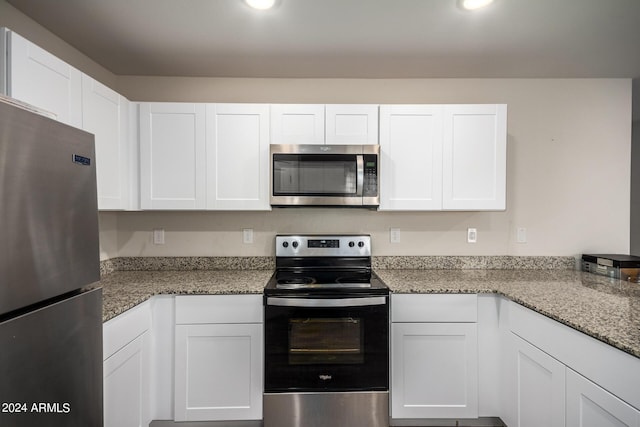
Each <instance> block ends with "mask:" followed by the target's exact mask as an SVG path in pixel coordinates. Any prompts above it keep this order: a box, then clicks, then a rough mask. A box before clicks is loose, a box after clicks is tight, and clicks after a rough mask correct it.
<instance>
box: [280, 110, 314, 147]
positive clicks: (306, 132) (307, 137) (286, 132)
mask: <svg viewBox="0 0 640 427" xmlns="http://www.w3.org/2000/svg"><path fill="white" fill-rule="evenodd" d="M271 144H324V105H317V104H273V105H271Z"/></svg>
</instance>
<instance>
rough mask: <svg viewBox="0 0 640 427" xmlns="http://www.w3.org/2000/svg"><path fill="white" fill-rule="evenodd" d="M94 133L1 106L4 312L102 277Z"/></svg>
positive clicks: (0, 307) (0, 299)
mask: <svg viewBox="0 0 640 427" xmlns="http://www.w3.org/2000/svg"><path fill="white" fill-rule="evenodd" d="M96 197H97V196H96V173H95V154H94V141H93V135H91V134H89V133H87V132H84V131H81V130H79V129H76V128H73V127H71V126H67V125H64V124H61V123H58V122H56V121H54V120H51V119H49V118H46V117H43V116H40V115H38V114H34V113H31V112H29V111H26V110H23V109H20V108H17V107H15V106H12V105H9V104H6V103H3V102H0V201H1V203H0V254H2V256H0V315H2V314H5V313H8V312H10V311H13V310H16V309H19V308H22V307H26V306H29V305H31V304H34V303H36V302H39V301H42V300H45V299H48V298H52V297H55V296H58V295H61V294H64V293H66V292H69V291H72V290H75V289H78V288H80V287H82V286H85V285H87V284H89V283H93V282H96V281H98V280H99V279H100V266H99V262H100V260H99V258H100V253H99V246H98V211H97V198H96Z"/></svg>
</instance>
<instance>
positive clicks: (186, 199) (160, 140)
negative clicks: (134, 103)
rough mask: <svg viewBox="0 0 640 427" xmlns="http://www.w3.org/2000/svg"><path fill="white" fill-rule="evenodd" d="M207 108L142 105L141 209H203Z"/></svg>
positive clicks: (181, 105) (179, 105) (204, 199)
mask: <svg viewBox="0 0 640 427" xmlns="http://www.w3.org/2000/svg"><path fill="white" fill-rule="evenodd" d="M205 126H206V123H205V104H189V103H142V104H140V205H141V207H142V209H204V208H205V205H206V191H205V185H206V182H205V181H206V170H205V168H206V156H205V151H206V149H205V145H206V140H205Z"/></svg>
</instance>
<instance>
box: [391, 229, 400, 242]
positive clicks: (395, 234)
mask: <svg viewBox="0 0 640 427" xmlns="http://www.w3.org/2000/svg"><path fill="white" fill-rule="evenodd" d="M389 241H390V242H391V243H400V229H399V228H390V229H389Z"/></svg>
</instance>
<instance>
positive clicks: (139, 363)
mask: <svg viewBox="0 0 640 427" xmlns="http://www.w3.org/2000/svg"><path fill="white" fill-rule="evenodd" d="M148 338H149V334H148V332H145V333H144V334H142V335H140V336H139V337H138V338H136V339H135V340H133V341H132V342H130V343H129V344H127V345H126V346H125V347H124V348H123V349H121V350H120V351H118V352H117V353H116V354H114V355H113V356H111V357H110V358H109V359H107V360H105V362H104V425H105V427H142V426H144V427H146V426H148V425H149V421H150V420H149V419H148V418H147V417H148V412H149V402H148V399H149V376H148V374H149V369H148V367H149V363H148V354H147V351H148V345H149V342H148Z"/></svg>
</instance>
